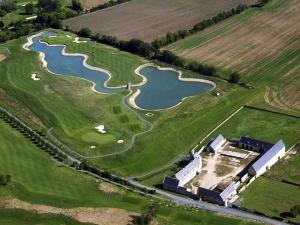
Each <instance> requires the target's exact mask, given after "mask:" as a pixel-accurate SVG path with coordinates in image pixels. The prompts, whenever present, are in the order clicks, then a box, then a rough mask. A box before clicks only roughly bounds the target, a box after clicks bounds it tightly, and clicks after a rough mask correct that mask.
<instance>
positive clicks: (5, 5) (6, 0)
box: [0, 0, 17, 13]
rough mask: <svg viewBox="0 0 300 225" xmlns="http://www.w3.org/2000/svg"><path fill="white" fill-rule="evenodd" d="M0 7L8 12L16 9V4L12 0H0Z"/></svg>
mask: <svg viewBox="0 0 300 225" xmlns="http://www.w3.org/2000/svg"><path fill="white" fill-rule="evenodd" d="M0 9H2V10H4V11H6V12H7V13H8V12H12V11H14V10H16V9H17V4H16V2H15V1H14V0H2V1H0Z"/></svg>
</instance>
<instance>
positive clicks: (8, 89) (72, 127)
mask: <svg viewBox="0 0 300 225" xmlns="http://www.w3.org/2000/svg"><path fill="white" fill-rule="evenodd" d="M25 41H26V40H25V38H22V39H20V40H16V41H11V42H9V43H8V44H6V45H5V47H7V48H8V49H9V50H10V52H11V55H9V57H8V58H7V59H6V60H4V61H3V62H1V68H0V72H1V74H4V76H1V77H0V80H1V82H0V99H1V105H4V106H5V107H7V108H8V109H10V110H12V111H14V112H15V113H16V114H17V115H18V116H20V117H21V118H22V119H23V120H25V121H26V122H27V123H29V124H30V125H31V126H33V127H35V128H36V129H39V130H44V132H46V131H47V129H49V128H51V127H52V128H53V130H52V133H53V134H54V136H56V137H57V138H58V139H60V140H62V141H63V142H64V143H65V144H68V145H70V146H71V147H72V148H74V149H76V150H77V151H79V152H81V153H84V154H87V155H95V154H105V153H113V152H116V151H119V150H122V149H124V148H125V147H126V146H127V145H128V144H129V143H130V141H131V140H130V139H131V137H132V135H134V134H135V133H137V132H141V131H143V130H144V129H145V128H146V126H147V125H146V124H145V123H144V122H141V121H140V120H139V119H138V118H137V117H136V115H135V114H133V113H132V112H131V111H129V110H128V109H127V108H125V106H124V105H122V104H121V99H122V98H123V96H124V95H126V94H127V92H126V91H124V92H122V93H120V94H114V95H102V94H98V93H95V92H93V91H92V90H91V88H90V86H91V84H90V83H89V82H87V81H83V80H81V79H76V78H70V77H65V76H56V75H53V74H50V73H48V72H47V71H46V70H45V69H44V68H42V66H41V63H40V62H39V61H38V57H37V54H36V53H34V52H29V51H25V50H24V49H22V48H21V45H22V44H23V43H24V42H25ZM97 55H101V50H98V51H97ZM127 55H128V54H127ZM20 58H22V59H23V61H22V62H23V63H22V64H20V63H19V61H18V59H20ZM129 58H130V57H129ZM91 59H92V57H91ZM123 60H125V59H123ZM119 61H120V60H119V59H118V58H117V59H115V60H112V63H113V64H114V67H117V64H118V62H119ZM125 62H126V63H127V64H128V65H131V63H130V60H129V61H125ZM125 62H124V64H125ZM137 64H139V63H137ZM131 66H132V67H134V66H133V65H131ZM123 72H124V74H126V71H125V70H124V71H123ZM130 72H132V71H127V74H129V73H130ZM32 73H36V74H38V76H39V77H41V80H40V81H38V82H37V81H33V80H32V79H31V74H32ZM113 75H114V74H113ZM19 108H22V110H19ZM114 108H118V109H119V110H118V111H117V112H114ZM124 117H126V121H124V120H122V121H121V118H124ZM101 124H103V125H104V126H105V129H106V130H107V133H106V134H100V133H98V132H97V131H96V129H95V127H96V126H99V125H101ZM133 128H134V129H133ZM119 139H122V140H124V143H123V144H118V143H117V140H119ZM91 146H95V148H94V149H91V148H90V147H91Z"/></svg>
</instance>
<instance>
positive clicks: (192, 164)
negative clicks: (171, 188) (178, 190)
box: [175, 158, 201, 180]
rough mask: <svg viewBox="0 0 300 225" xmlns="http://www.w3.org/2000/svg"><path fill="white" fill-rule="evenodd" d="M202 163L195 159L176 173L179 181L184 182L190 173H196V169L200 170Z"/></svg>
mask: <svg viewBox="0 0 300 225" xmlns="http://www.w3.org/2000/svg"><path fill="white" fill-rule="evenodd" d="M200 163H201V159H200V158H195V159H194V160H193V161H191V162H190V163H189V164H188V165H187V166H186V167H184V168H183V169H182V170H180V171H179V172H178V173H176V174H175V177H176V178H177V179H178V180H182V179H183V178H184V177H185V176H186V175H188V174H189V173H191V172H192V171H194V170H195V169H196V168H198V167H199V164H200Z"/></svg>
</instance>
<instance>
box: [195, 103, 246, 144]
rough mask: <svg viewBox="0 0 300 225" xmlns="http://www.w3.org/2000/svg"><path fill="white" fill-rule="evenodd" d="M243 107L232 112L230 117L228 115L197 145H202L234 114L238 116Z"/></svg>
mask: <svg viewBox="0 0 300 225" xmlns="http://www.w3.org/2000/svg"><path fill="white" fill-rule="evenodd" d="M244 107H245V106H244V105H243V106H241V107H240V108H239V109H237V110H236V111H234V112H233V113H232V114H231V115H229V116H228V117H227V118H226V119H225V120H223V121H222V122H221V123H220V124H219V125H218V126H216V127H215V128H214V129H213V130H212V131H211V132H209V133H208V134H207V135H206V136H205V137H204V138H203V139H202V140H201V141H200V142H199V144H202V143H203V142H204V141H205V140H206V139H207V138H208V137H209V136H210V135H211V134H212V133H213V132H215V131H216V130H217V129H219V128H220V127H221V126H222V125H223V124H225V123H226V122H227V121H228V120H230V119H231V118H232V117H234V116H235V115H236V114H238V113H239V112H240V111H241V110H242V109H243V108H244Z"/></svg>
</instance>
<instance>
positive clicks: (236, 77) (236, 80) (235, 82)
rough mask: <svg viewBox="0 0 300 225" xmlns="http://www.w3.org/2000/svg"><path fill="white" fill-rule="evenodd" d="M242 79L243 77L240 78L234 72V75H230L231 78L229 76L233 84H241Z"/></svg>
mask: <svg viewBox="0 0 300 225" xmlns="http://www.w3.org/2000/svg"><path fill="white" fill-rule="evenodd" d="M240 77H241V76H240V74H239V73H237V72H234V73H232V74H230V76H229V82H230V83H233V84H237V83H239V82H240Z"/></svg>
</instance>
